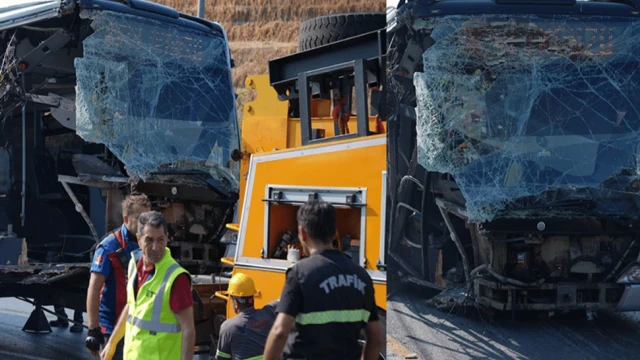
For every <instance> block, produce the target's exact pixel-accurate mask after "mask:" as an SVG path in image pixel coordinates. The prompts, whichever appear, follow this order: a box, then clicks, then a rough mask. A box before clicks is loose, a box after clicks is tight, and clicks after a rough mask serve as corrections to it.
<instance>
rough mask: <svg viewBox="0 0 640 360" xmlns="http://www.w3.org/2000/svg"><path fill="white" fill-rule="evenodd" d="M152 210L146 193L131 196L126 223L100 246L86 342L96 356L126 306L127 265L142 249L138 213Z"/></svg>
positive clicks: (117, 358)
mask: <svg viewBox="0 0 640 360" xmlns="http://www.w3.org/2000/svg"><path fill="white" fill-rule="evenodd" d="M150 210H151V202H150V201H149V199H148V198H147V196H146V195H131V196H128V197H127V198H126V199H125V200H124V202H123V203H122V215H123V216H122V218H123V224H122V226H121V227H120V229H119V230H117V231H115V232H114V233H112V234H110V235H108V236H107V237H106V238H105V239H104V240H102V241H101V242H100V244H99V245H98V247H97V248H96V251H95V254H94V257H93V263H92V264H91V278H90V280H89V288H88V290H87V325H88V328H89V331H88V336H87V339H86V341H85V344H86V347H87V348H88V349H89V351H91V354H92V355H94V356H98V355H99V354H100V347H101V346H102V345H104V344H105V343H106V342H107V341H108V340H109V337H110V336H111V334H112V332H113V328H114V326H115V325H116V321H117V320H118V317H119V315H120V313H121V312H122V309H123V308H124V306H125V305H126V302H127V290H126V280H127V265H128V264H129V259H130V257H131V252H132V251H133V250H137V249H138V248H139V247H138V241H137V239H136V232H137V228H138V216H140V214H141V213H143V212H145V211H150ZM114 359H115V360H121V359H122V346H120V347H119V348H118V349H117V351H116V353H115V355H114Z"/></svg>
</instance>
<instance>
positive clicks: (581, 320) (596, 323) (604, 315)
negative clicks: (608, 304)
mask: <svg viewBox="0 0 640 360" xmlns="http://www.w3.org/2000/svg"><path fill="white" fill-rule="evenodd" d="M390 290H391V291H392V292H390V297H389V298H388V300H387V301H388V302H387V334H389V335H390V336H391V338H388V341H387V348H388V349H391V350H390V351H389V350H388V351H389V357H388V358H389V359H403V358H411V359H422V360H431V359H434V360H436V359H448V360H449V359H452V360H453V359H455V360H458V359H465V360H466V359H544V360H549V359H562V360H574V359H575V360H604V359H615V360H623V359H638V358H639V356H640V355H639V354H640V314H639V313H630V314H629V313H627V314H616V313H613V312H602V311H601V312H598V313H597V317H596V318H595V319H594V320H593V321H591V322H590V321H588V320H587V319H586V316H585V313H584V312H576V313H570V314H562V315H558V314H556V316H555V317H552V318H550V319H540V318H536V317H535V316H533V315H530V316H527V315H519V314H518V315H516V320H515V322H514V321H513V320H512V318H511V316H510V314H505V315H504V316H496V317H494V319H492V320H489V319H488V318H487V316H486V315H482V314H479V312H478V311H477V310H476V309H474V308H466V309H464V310H463V309H460V308H458V309H455V308H454V309H453V311H449V310H446V311H444V310H438V309H436V308H434V307H431V306H428V305H426V304H425V299H426V298H427V297H428V296H431V295H432V293H431V292H428V291H424V290H421V289H418V288H416V287H412V286H408V285H401V286H396V287H394V288H393V289H390ZM409 354H414V355H417V357H415V356H414V357H412V356H408V357H406V356H407V355H409Z"/></svg>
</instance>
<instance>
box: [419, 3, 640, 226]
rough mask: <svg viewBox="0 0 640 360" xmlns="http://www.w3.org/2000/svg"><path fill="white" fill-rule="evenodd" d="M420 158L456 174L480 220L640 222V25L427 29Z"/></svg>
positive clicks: (504, 23)
mask: <svg viewBox="0 0 640 360" xmlns="http://www.w3.org/2000/svg"><path fill="white" fill-rule="evenodd" d="M419 27H420V28H422V29H426V30H427V31H428V32H430V34H431V39H428V40H429V41H431V42H432V46H430V47H429V48H427V49H426V50H425V51H424V53H423V61H424V69H423V71H422V72H421V73H416V74H415V76H414V85H415V86H416V93H417V102H418V106H417V109H416V111H417V116H418V120H417V121H418V123H417V128H418V135H417V136H418V161H419V162H420V163H421V164H422V165H423V166H424V167H425V168H426V169H427V170H429V171H435V172H441V173H449V174H452V175H453V177H454V179H455V181H456V183H457V184H458V186H459V187H460V190H461V192H462V195H463V196H464V198H465V200H466V205H465V207H466V215H467V216H468V217H469V220H470V221H471V222H483V221H489V220H492V219H494V218H495V217H496V216H499V215H501V214H506V211H508V212H509V216H516V217H517V216H518V215H522V216H530V215H531V214H532V213H535V212H542V213H543V214H546V215H549V214H551V213H552V212H558V213H562V214H567V213H571V212H580V213H584V212H590V213H599V214H606V215H623V216H624V215H626V216H633V217H637V216H638V215H640V210H639V209H640V208H639V206H640V199H639V197H638V190H640V183H639V182H638V179H639V177H640V176H639V175H640V169H639V168H638V145H639V144H640V137H639V136H638V135H639V134H638V131H639V130H640V129H639V126H640V118H639V117H640V115H639V113H638V107H639V106H640V101H639V95H640V85H639V84H640V71H638V70H639V56H640V26H639V23H638V22H637V21H633V20H628V19H623V18H610V17H593V16H589V17H588V16H580V17H569V16H550V17H538V16H499V15H491V16H450V17H443V18H434V19H428V20H421V23H420V24H419Z"/></svg>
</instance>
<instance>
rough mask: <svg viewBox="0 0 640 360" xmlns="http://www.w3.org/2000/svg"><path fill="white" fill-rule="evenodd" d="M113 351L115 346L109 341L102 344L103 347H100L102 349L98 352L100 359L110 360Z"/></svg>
mask: <svg viewBox="0 0 640 360" xmlns="http://www.w3.org/2000/svg"><path fill="white" fill-rule="evenodd" d="M115 352H116V348H115V346H111V341H109V342H107V344H106V345H105V346H104V348H102V351H101V352H100V360H111V359H112V358H113V354H115Z"/></svg>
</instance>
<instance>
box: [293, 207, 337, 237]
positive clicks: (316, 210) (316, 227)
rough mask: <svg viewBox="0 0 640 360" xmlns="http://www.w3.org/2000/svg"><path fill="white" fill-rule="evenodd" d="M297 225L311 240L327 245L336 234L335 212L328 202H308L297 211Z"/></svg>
mask: <svg viewBox="0 0 640 360" xmlns="http://www.w3.org/2000/svg"><path fill="white" fill-rule="evenodd" d="M298 225H300V227H302V228H303V229H304V230H305V231H306V232H307V234H309V237H310V238H311V240H315V241H320V242H322V243H324V244H329V243H331V240H333V236H334V235H335V234H336V210H335V209H334V208H333V205H331V204H329V203H328V202H325V201H319V200H312V201H309V202H307V203H305V204H304V205H302V206H301V207H300V209H298Z"/></svg>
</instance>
